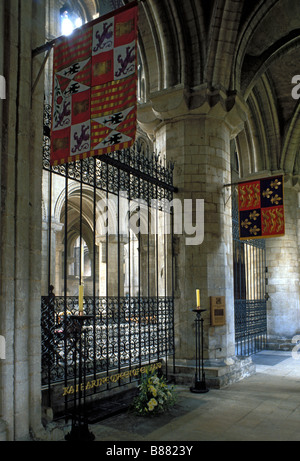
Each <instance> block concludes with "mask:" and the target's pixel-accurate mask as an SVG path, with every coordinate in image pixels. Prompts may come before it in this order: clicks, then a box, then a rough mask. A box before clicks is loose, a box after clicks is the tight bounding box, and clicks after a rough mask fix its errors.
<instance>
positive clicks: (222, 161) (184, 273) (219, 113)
mask: <svg viewBox="0 0 300 461" xmlns="http://www.w3.org/2000/svg"><path fill="white" fill-rule="evenodd" d="M200 96H201V95H199V100H200V99H201V98H200ZM176 98H177V99H176ZM203 98H204V99H205V97H204V96H203ZM219 99H220V101H219V102H218V103H215V104H214V105H213V106H212V107H210V105H209V103H207V104H204V105H202V106H200V107H199V108H198V109H197V110H196V109H195V110H187V108H186V107H185V106H184V93H183V94H182V99H180V91H179V90H178V91H177V92H175V94H174V97H173V95H171V94H168V97H166V98H165V97H164V96H162V97H161V98H159V97H157V100H154V101H153V103H152V105H153V107H155V109H156V110H154V109H153V113H155V115H156V117H158V116H159V118H160V122H159V123H157V125H155V119H154V117H153V118H152V119H151V116H150V115H149V107H148V108H145V110H142V109H141V110H140V120H141V121H142V122H143V128H144V129H147V127H148V128H149V127H150V126H152V132H153V136H154V139H155V143H156V148H157V151H158V152H161V153H162V156H163V157H165V158H166V159H167V160H173V161H175V169H174V186H175V187H177V188H178V193H177V194H175V196H174V198H175V199H179V200H180V201H181V204H182V209H183V210H184V209H185V200H186V199H190V200H192V203H193V210H194V211H193V223H194V225H195V219H197V215H196V200H197V199H199V200H204V239H203V242H202V243H201V244H199V243H198V244H196V245H189V244H187V240H186V238H187V237H188V235H186V234H184V233H183V234H182V235H177V236H176V235H175V245H174V248H175V258H176V259H175V337H176V346H175V347H176V360H177V361H178V360H179V361H180V360H181V362H182V361H185V363H193V360H194V359H195V331H194V320H195V314H194V313H193V312H192V309H194V308H195V307H196V289H197V288H199V289H200V290H201V307H202V308H203V309H206V312H205V313H204V314H203V318H204V358H205V359H206V363H207V364H211V363H214V364H215V365H216V366H218V365H221V366H227V365H231V364H233V363H234V362H235V337H234V293H233V251H232V215H231V197H230V188H224V185H225V184H229V183H231V164H230V140H231V138H232V137H233V136H234V135H235V134H236V132H237V130H238V129H239V128H240V127H241V124H242V121H243V116H244V113H245V112H244V106H242V104H241V105H239V103H238V102H236V103H235V104H233V105H231V106H230V107H231V109H227V107H226V104H223V103H222V96H221V95H219ZM223 102H224V101H223ZM173 105H174V106H173ZM184 107H185V110H184ZM158 108H159V109H160V111H158ZM242 108H243V109H242ZM147 109H148V111H147ZM147 117H148V120H147ZM147 122H148V125H147ZM185 218H186V216H185V214H183V221H184V220H185ZM198 218H199V219H201V217H199V216H198ZM183 227H184V223H183ZM211 296H225V302H226V324H225V325H224V326H219V327H214V326H211V321H210V297H211Z"/></svg>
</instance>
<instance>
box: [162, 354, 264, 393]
mask: <svg viewBox="0 0 300 461" xmlns="http://www.w3.org/2000/svg"><path fill="white" fill-rule="evenodd" d="M255 371H256V367H255V364H254V363H253V362H252V359H251V357H247V358H243V359H239V358H233V359H227V360H206V361H204V363H203V372H204V374H205V382H206V384H207V387H211V388H215V389H220V388H222V387H225V386H227V385H229V384H232V383H235V382H238V381H240V380H241V379H244V378H246V377H248V376H251V375H253V374H254V373H255ZM195 373H196V366H195V361H192V360H191V361H188V360H176V361H175V372H174V371H173V370H171V369H170V370H169V371H168V375H169V376H171V377H172V378H173V379H174V381H175V383H176V384H186V385H193V383H194V381H195Z"/></svg>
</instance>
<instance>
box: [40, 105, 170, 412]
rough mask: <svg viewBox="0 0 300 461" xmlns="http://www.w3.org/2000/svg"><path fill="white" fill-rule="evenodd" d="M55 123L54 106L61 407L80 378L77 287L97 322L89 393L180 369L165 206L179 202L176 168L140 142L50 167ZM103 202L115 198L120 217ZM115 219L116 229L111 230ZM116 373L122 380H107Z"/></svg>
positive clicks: (49, 277) (51, 347) (47, 184)
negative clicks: (145, 372) (155, 371)
mask: <svg viewBox="0 0 300 461" xmlns="http://www.w3.org/2000/svg"><path fill="white" fill-rule="evenodd" d="M50 118H51V108H50V106H46V108H45V122H44V149H43V169H44V178H43V199H44V201H43V212H44V215H43V216H44V234H43V274H42V279H43V286H44V289H43V291H44V293H43V297H42V317H41V318H42V320H41V325H42V385H43V386H44V389H48V405H53V398H55V397H53V395H55V392H53V389H54V388H56V387H59V386H60V388H61V389H62V388H64V389H66V388H69V387H70V386H71V383H72V380H74V378H75V379H76V374H77V373H78V363H77V362H78V359H77V358H76V354H74V349H75V346H74V335H73V328H74V325H73V324H72V321H71V319H72V316H74V315H76V314H78V309H79V303H78V287H79V285H83V284H84V287H85V296H84V314H85V315H86V316H89V318H88V320H87V322H86V323H85V325H84V327H83V334H84V341H83V344H84V351H83V355H84V372H85V379H87V380H88V381H89V382H93V383H95V382H97V383H98V382H100V383H101V385H100V384H99V385H97V386H95V385H94V386H91V390H90V392H88V394H90V395H92V394H93V395H94V394H95V393H98V392H101V391H104V390H108V389H110V388H114V387H116V386H121V385H125V384H128V383H129V382H132V381H134V380H137V379H138V374H136V373H130V370H134V369H138V368H139V367H142V366H144V365H145V364H153V363H156V362H159V361H161V360H164V361H165V362H168V360H173V365H174V302H173V299H174V289H173V243H172V242H173V210H172V208H169V207H165V206H164V204H165V203H166V202H167V201H169V202H171V201H172V198H173V192H174V187H173V168H174V166H173V165H172V164H168V165H166V164H164V162H162V161H161V159H160V157H159V156H158V155H156V154H150V151H149V149H148V148H147V146H146V144H145V143H143V142H137V143H136V145H135V146H134V148H133V149H127V150H123V151H118V152H113V153H111V154H109V155H103V156H101V157H100V158H89V159H85V160H81V161H75V162H72V163H70V164H68V165H60V166H56V167H52V166H51V165H50V136H49V134H50ZM105 200H106V202H105ZM101 201H104V202H103V203H106V204H107V203H108V201H110V203H112V204H113V206H114V214H112V213H109V210H107V209H105V207H104V208H103V207H102V208H101V207H100V206H99V203H100V202H101ZM130 217H135V220H134V221H133V222H136V223H137V226H136V229H134V226H132V225H131V224H132V223H131V224H128V222H129V218H130ZM110 223H112V224H113V225H114V229H115V233H114V234H112V233H110V232H105V233H103V228H104V227H105V228H106V229H107V228H108V227H109V224H110ZM141 228H143V229H144V231H145V232H142V231H141ZM166 229H168V232H166ZM150 230H151V231H152V232H151V231H150ZM54 293H55V294H54ZM166 369H167V367H166ZM121 371H124V373H123V374H122V379H121V378H120V372H121ZM116 373H117V374H119V379H118V380H116V381H113V380H110V381H109V380H107V379H105V377H112V376H114V375H115V374H116ZM99 380H100V381H99ZM101 380H102V381H101ZM61 395H62V393H61V392H60V396H61ZM69 401H71V397H70V398H69V396H67V397H66V398H65V405H66V408H65V411H67V406H68V402H69Z"/></svg>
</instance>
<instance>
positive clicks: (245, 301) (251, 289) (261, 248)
mask: <svg viewBox="0 0 300 461" xmlns="http://www.w3.org/2000/svg"><path fill="white" fill-rule="evenodd" d="M232 216H233V218H232V223H233V262H234V309H235V342H236V354H237V355H238V356H249V355H252V354H255V353H256V352H259V351H260V350H263V349H264V348H265V345H266V339H267V307H266V298H267V294H266V250H265V241H264V240H263V239H260V240H248V241H244V240H240V239H239V218H238V200H237V190H236V188H233V193H232Z"/></svg>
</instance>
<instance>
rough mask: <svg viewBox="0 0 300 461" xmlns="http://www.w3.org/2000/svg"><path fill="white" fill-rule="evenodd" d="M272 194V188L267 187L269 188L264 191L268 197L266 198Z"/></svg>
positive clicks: (264, 194)
mask: <svg viewBox="0 0 300 461" xmlns="http://www.w3.org/2000/svg"><path fill="white" fill-rule="evenodd" d="M272 194H273V191H272V190H270V189H267V190H264V191H263V196H264V197H266V198H270V197H271V195H272Z"/></svg>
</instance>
